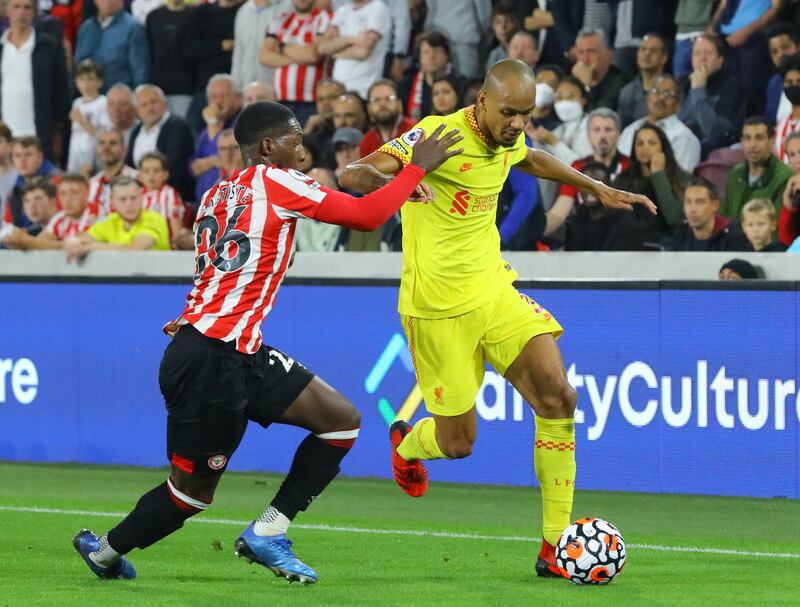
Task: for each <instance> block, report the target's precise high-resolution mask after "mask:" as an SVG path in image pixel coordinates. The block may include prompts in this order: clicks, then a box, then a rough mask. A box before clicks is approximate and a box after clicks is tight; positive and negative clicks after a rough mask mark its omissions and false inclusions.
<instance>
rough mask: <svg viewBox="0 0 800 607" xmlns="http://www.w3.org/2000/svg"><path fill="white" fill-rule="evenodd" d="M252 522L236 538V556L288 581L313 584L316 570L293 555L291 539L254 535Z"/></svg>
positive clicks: (317, 577) (283, 536)
mask: <svg viewBox="0 0 800 607" xmlns="http://www.w3.org/2000/svg"><path fill="white" fill-rule="evenodd" d="M254 524H255V523H250V526H249V527H247V529H245V530H244V531H243V532H242V534H241V535H240V536H239V539H237V540H236V552H234V554H235V555H236V556H239V557H242V556H243V557H245V558H246V559H247V560H248V561H250V562H251V563H258V564H259V565H263V566H264V567H266V568H267V569H269V570H270V571H272V572H273V573H274V574H275V575H276V576H278V577H285V578H286V579H287V580H288V581H290V582H300V583H301V584H313V583H314V582H316V581H317V580H318V579H319V576H318V575H317V572H316V571H314V570H313V569H312V568H311V567H309V566H308V565H306V564H305V563H303V562H302V561H301V560H300V559H298V558H297V557H296V556H295V554H294V552H292V541H291V540H289V539H287V538H286V535H285V534H281V535H269V536H261V535H256V534H255V532H254V531H253V525H254Z"/></svg>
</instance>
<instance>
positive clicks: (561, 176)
mask: <svg viewBox="0 0 800 607" xmlns="http://www.w3.org/2000/svg"><path fill="white" fill-rule="evenodd" d="M516 167H517V168H518V169H520V170H521V171H525V172H526V173H530V174H531V175H534V176H535V177H541V178H543V179H551V180H553V181H558V182H561V183H565V184H567V185H574V186H576V187H578V188H580V189H581V190H586V191H588V192H592V193H593V194H594V195H595V196H597V198H598V199H599V200H600V202H602V203H603V206H606V207H609V208H612V209H625V210H627V211H631V210H633V205H635V204H640V205H642V206H644V207H645V208H646V209H647V210H648V211H650V212H651V213H652V214H653V215H655V214H656V213H657V207H656V205H655V204H653V201H652V200H650V199H649V198H648V197H647V196H643V195H642V194H632V193H630V192H624V191H622V190H617V189H616V188H612V187H611V186H608V185H605V184H604V183H602V182H600V181H595V180H594V179H592V178H591V177H587V176H586V175H584V174H583V173H581V172H580V171H576V170H575V169H573V168H572V167H571V166H569V165H566V164H564V163H563V162H561V161H560V160H559V159H558V158H556V157H555V156H552V155H551V154H548V153H547V152H545V151H544V150H534V149H531V148H528V155H527V156H526V157H525V160H523V161H522V162H520V163H519V164H517V165H516Z"/></svg>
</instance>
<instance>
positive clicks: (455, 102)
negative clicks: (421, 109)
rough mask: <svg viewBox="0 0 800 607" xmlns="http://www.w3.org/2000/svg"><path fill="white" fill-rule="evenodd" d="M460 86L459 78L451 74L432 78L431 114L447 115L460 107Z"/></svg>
mask: <svg viewBox="0 0 800 607" xmlns="http://www.w3.org/2000/svg"><path fill="white" fill-rule="evenodd" d="M461 91H462V87H461V83H460V82H459V80H458V79H457V78H455V77H453V76H452V75H451V74H443V75H442V76H437V77H436V78H434V79H433V91H432V93H431V97H432V99H431V100H432V102H433V114H434V115H436V116H447V115H448V114H452V113H453V112H456V111H458V110H459V109H460V108H461V101H462V92H461Z"/></svg>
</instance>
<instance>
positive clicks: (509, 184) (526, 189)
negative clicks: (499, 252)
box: [495, 138, 544, 251]
mask: <svg viewBox="0 0 800 607" xmlns="http://www.w3.org/2000/svg"><path fill="white" fill-rule="evenodd" d="M526 142H527V138H526ZM541 207H542V200H541V196H540V195H539V187H538V180H537V179H536V177H534V176H533V175H529V174H528V173H524V172H522V171H520V170H519V169H515V168H512V169H511V171H510V172H509V173H508V179H507V180H506V183H505V184H504V185H503V189H502V190H501V191H500V194H499V195H498V197H497V216H496V220H495V223H496V224H497V232H498V234H500V248H501V249H503V250H506V251H532V250H535V249H536V241H537V240H539V236H540V235H541V231H542V227H541V226H540V225H539V224H540V223H543V222H541V221H537V220H540V219H541V217H543V215H544V213H542V212H541Z"/></svg>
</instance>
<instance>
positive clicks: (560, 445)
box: [533, 416, 575, 546]
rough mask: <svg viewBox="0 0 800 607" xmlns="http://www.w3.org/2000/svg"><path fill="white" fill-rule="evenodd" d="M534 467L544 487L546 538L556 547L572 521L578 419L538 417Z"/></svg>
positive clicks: (543, 504)
mask: <svg viewBox="0 0 800 607" xmlns="http://www.w3.org/2000/svg"><path fill="white" fill-rule="evenodd" d="M533 466H534V469H535V470H536V478H538V479H539V485H540V486H541V488H542V512H543V514H544V525H543V533H542V535H543V537H544V539H545V540H547V541H548V542H549V543H550V544H552V545H554V546H555V545H556V544H557V543H558V539H559V537H561V533H562V531H564V529H566V528H567V527H568V526H569V524H570V523H571V522H572V521H571V520H570V515H571V513H572V495H573V492H574V490H575V420H574V419H573V418H569V419H544V418H542V417H538V416H537V417H536V442H535V443H534V449H533Z"/></svg>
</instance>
